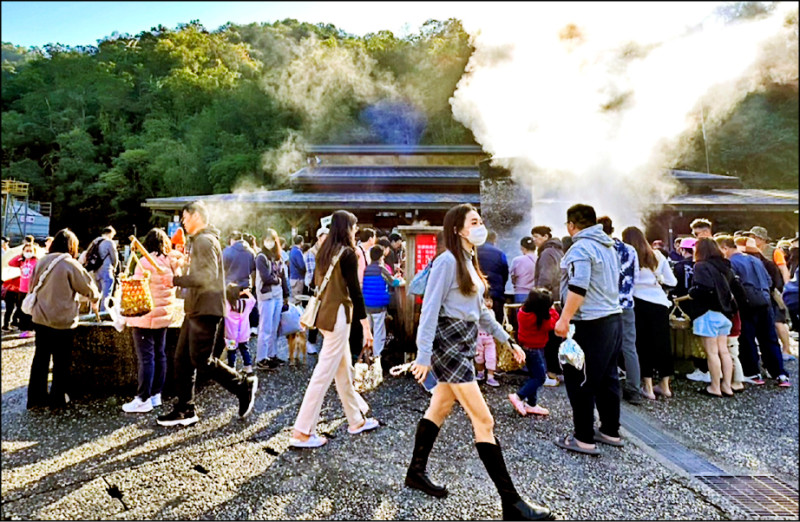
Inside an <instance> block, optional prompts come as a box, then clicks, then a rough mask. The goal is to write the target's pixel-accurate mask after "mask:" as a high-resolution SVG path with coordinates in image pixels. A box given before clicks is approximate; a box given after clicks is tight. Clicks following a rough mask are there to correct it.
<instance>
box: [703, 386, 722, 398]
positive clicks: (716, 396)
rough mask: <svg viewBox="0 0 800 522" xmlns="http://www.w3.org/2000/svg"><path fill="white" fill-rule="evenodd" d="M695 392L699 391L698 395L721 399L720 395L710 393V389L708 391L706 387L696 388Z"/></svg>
mask: <svg viewBox="0 0 800 522" xmlns="http://www.w3.org/2000/svg"><path fill="white" fill-rule="evenodd" d="M697 393H699V394H700V395H705V396H707V397H715V398H717V399H721V398H722V395H717V394H716V393H711V392H710V391H708V388H700V389H699V390H697Z"/></svg>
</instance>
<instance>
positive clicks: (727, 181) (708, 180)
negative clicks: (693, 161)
mask: <svg viewBox="0 0 800 522" xmlns="http://www.w3.org/2000/svg"><path fill="white" fill-rule="evenodd" d="M669 173H670V174H672V177H673V178H675V179H676V180H677V181H679V182H680V183H681V184H683V185H685V186H687V187H689V188H697V187H704V188H709V189H715V188H737V187H741V186H742V182H741V180H739V178H737V177H736V176H724V175H722V174H708V173H705V172H693V171H691V170H675V169H672V170H670V171H669Z"/></svg>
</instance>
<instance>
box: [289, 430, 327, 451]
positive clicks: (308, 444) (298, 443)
mask: <svg viewBox="0 0 800 522" xmlns="http://www.w3.org/2000/svg"><path fill="white" fill-rule="evenodd" d="M327 442H328V439H326V438H325V437H320V436H319V435H317V434H316V433H312V434H311V436H310V437H309V438H308V440H306V441H302V440H300V439H295V438H294V437H292V438H290V439H289V446H291V447H293V448H319V447H320V446H324V445H325V444H326V443H327Z"/></svg>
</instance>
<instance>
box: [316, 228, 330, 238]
mask: <svg viewBox="0 0 800 522" xmlns="http://www.w3.org/2000/svg"><path fill="white" fill-rule="evenodd" d="M322 234H330V230H328V229H327V228H325V227H320V228H318V229H317V237H319V236H321V235H322Z"/></svg>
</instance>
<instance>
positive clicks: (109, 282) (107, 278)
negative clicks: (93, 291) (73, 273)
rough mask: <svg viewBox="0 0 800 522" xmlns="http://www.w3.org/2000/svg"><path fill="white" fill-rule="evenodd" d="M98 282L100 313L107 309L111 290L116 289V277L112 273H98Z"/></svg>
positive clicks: (96, 278) (96, 277)
mask: <svg viewBox="0 0 800 522" xmlns="http://www.w3.org/2000/svg"><path fill="white" fill-rule="evenodd" d="M94 278H95V281H97V286H98V289H99V290H100V294H101V296H100V311H101V312H103V311H105V309H106V297H108V296H110V295H111V289H112V288H114V276H112V275H111V273H110V272H108V271H104V272H97V273H96V274H95V276H94Z"/></svg>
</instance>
